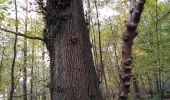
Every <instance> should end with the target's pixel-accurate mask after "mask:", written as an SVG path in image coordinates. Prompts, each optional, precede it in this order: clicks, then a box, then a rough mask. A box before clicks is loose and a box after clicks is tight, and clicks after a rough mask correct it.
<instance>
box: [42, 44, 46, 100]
mask: <svg viewBox="0 0 170 100" xmlns="http://www.w3.org/2000/svg"><path fill="white" fill-rule="evenodd" d="M42 61H43V83H45V79H46V68H45V48H44V45H43V48H42ZM42 100H46V90H45V87H44V89H43V95H42Z"/></svg>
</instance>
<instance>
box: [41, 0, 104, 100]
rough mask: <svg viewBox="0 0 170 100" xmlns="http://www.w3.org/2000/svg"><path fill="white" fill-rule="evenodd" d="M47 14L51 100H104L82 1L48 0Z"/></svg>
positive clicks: (46, 34)
mask: <svg viewBox="0 0 170 100" xmlns="http://www.w3.org/2000/svg"><path fill="white" fill-rule="evenodd" d="M39 4H42V3H40V2H39ZM41 6H43V5H40V7H41ZM44 10H45V13H44V14H45V22H46V27H45V29H44V38H45V43H46V46H47V49H48V51H49V56H50V68H51V82H50V93H51V99H52V100H103V97H102V95H101V93H100V89H99V80H98V78H97V75H96V72H95V68H94V63H93V58H92V52H91V43H90V39H89V32H88V29H87V26H86V23H85V19H84V12H83V4H82V0H47V4H46V7H45V9H44Z"/></svg>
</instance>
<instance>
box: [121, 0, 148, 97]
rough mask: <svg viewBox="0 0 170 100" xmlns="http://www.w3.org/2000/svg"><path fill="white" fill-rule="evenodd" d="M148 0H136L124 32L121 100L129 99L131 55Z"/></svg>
mask: <svg viewBox="0 0 170 100" xmlns="http://www.w3.org/2000/svg"><path fill="white" fill-rule="evenodd" d="M145 1H146V0H139V1H138V2H135V6H134V7H133V8H132V9H131V10H130V18H129V20H127V21H126V27H127V29H126V31H125V33H124V34H123V41H124V44H123V47H122V74H121V85H120V95H119V100H127V99H128V94H129V92H130V80H131V76H132V66H131V64H132V62H133V58H132V56H131V52H132V44H133V39H134V38H135V37H136V36H137V34H138V33H137V32H136V29H137V26H138V23H139V21H140V17H141V13H142V12H143V8H144V4H145Z"/></svg>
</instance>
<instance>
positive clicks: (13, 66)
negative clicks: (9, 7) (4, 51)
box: [8, 0, 18, 100]
mask: <svg viewBox="0 0 170 100" xmlns="http://www.w3.org/2000/svg"><path fill="white" fill-rule="evenodd" d="M15 27H16V28H15V31H16V32H18V15H17V2H16V0H15ZM16 46H17V35H15V40H14V48H13V49H14V52H13V53H14V55H13V61H12V66H11V89H10V97H9V98H8V99H9V100H12V98H13V95H14V89H15V88H14V86H15V82H14V81H15V80H14V70H15V60H16V58H17V50H16V48H17V47H16Z"/></svg>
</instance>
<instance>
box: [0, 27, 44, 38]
mask: <svg viewBox="0 0 170 100" xmlns="http://www.w3.org/2000/svg"><path fill="white" fill-rule="evenodd" d="M0 30H2V31H5V32H9V33H13V34H15V35H18V36H22V37H25V38H28V39H33V40H41V41H44V39H43V38H41V37H36V36H28V35H25V34H22V33H20V32H13V31H11V30H7V29H4V28H1V27H0Z"/></svg>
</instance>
